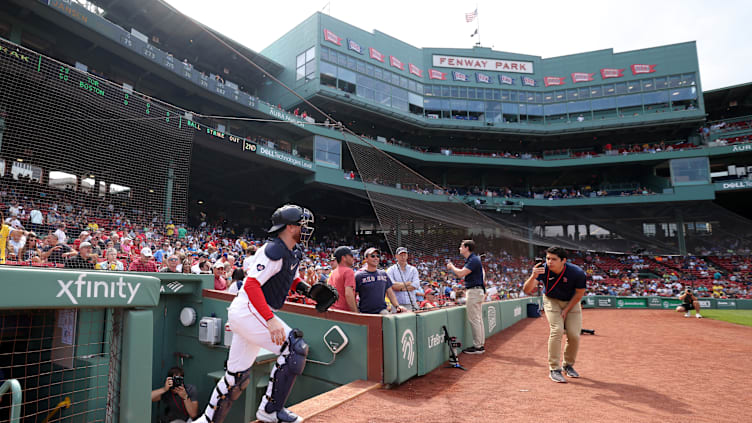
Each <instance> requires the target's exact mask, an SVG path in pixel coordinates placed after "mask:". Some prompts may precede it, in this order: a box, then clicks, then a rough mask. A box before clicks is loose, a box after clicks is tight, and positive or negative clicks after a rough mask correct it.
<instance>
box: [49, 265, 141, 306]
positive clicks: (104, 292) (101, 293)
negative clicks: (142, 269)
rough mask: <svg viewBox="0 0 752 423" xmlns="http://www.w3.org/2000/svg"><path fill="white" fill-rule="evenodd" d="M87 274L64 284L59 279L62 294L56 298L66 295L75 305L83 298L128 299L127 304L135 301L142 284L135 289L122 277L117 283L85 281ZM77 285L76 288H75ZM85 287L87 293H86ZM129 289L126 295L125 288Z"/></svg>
mask: <svg viewBox="0 0 752 423" xmlns="http://www.w3.org/2000/svg"><path fill="white" fill-rule="evenodd" d="M85 277H86V273H79V275H78V279H75V280H69V281H68V282H64V281H62V280H60V279H58V281H57V283H58V284H59V285H60V292H58V293H57V296H56V297H55V298H60V297H62V296H63V295H66V296H67V297H68V299H69V300H70V301H71V303H73V304H78V300H79V299H81V298H116V297H117V298H124V299H125V298H127V299H128V302H127V304H130V303H131V301H133V298H134V297H135V296H136V293H137V292H138V289H139V288H140V287H141V282H138V283H136V285H135V287H134V286H133V284H132V283H130V282H123V278H122V276H121V277H120V279H119V280H118V281H117V282H115V281H109V282H108V281H92V280H85V279H84V278H85ZM73 285H75V286H73ZM84 287H85V288H86V291H85V292H84ZM125 287H128V292H127V293H126V292H125V290H124V288H125Z"/></svg>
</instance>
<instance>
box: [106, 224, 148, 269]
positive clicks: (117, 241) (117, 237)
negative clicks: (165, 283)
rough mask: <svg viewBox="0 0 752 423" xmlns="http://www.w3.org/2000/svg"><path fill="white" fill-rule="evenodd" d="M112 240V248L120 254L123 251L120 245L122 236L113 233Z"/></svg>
mask: <svg viewBox="0 0 752 423" xmlns="http://www.w3.org/2000/svg"><path fill="white" fill-rule="evenodd" d="M110 240H111V241H112V248H114V249H115V250H117V252H118V253H119V252H120V251H122V247H121V245H120V235H118V233H117V232H113V233H112V234H111V235H110ZM150 251H151V250H150ZM155 272H156V270H155Z"/></svg>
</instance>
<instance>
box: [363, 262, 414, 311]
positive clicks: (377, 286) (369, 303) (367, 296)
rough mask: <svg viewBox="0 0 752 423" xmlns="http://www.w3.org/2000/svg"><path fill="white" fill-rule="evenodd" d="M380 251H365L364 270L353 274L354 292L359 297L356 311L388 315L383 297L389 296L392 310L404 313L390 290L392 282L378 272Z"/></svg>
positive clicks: (384, 273) (385, 275)
mask: <svg viewBox="0 0 752 423" xmlns="http://www.w3.org/2000/svg"><path fill="white" fill-rule="evenodd" d="M380 258H381V257H380V251H379V250H378V249H376V248H373V247H372V248H369V249H367V250H366V253H365V259H366V268H365V269H361V270H359V271H357V272H355V292H357V293H358V295H359V296H360V302H359V303H358V311H360V312H361V313H368V314H389V310H387V308H386V301H384V296H385V295H386V296H389V301H390V302H391V303H392V308H393V309H394V310H395V311H396V312H397V313H400V312H403V311H406V309H405V308H404V307H402V306H400V305H399V303H398V302H397V296H396V295H394V291H393V290H392V281H391V279H389V276H387V274H386V272H385V271H383V270H380V269H379V268H378V267H379V260H380Z"/></svg>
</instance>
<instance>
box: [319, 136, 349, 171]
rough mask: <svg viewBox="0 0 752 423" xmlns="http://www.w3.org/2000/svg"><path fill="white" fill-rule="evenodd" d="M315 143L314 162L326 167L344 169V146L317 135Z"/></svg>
mask: <svg viewBox="0 0 752 423" xmlns="http://www.w3.org/2000/svg"><path fill="white" fill-rule="evenodd" d="M313 142H314V150H315V151H314V156H313V158H314V161H315V162H316V164H317V165H322V166H326V167H333V168H341V167H342V144H341V143H340V142H339V141H337V140H333V139H331V138H326V137H322V136H320V135H316V136H315V137H314V138H313Z"/></svg>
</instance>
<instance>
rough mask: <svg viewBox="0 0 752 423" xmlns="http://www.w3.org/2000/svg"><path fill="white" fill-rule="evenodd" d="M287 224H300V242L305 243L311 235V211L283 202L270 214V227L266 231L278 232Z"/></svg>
mask: <svg viewBox="0 0 752 423" xmlns="http://www.w3.org/2000/svg"><path fill="white" fill-rule="evenodd" d="M287 225H298V226H300V227H301V228H300V242H301V243H303V245H307V244H308V240H309V239H311V236H312V235H313V213H311V211H310V210H308V209H306V208H303V207H300V206H296V205H295V204H285V205H284V206H282V207H280V208H278V209H277V210H275V211H274V213H273V214H272V227H271V228H269V231H268V232H269V233H274V232H278V231H279V230H281V229H284V227H285V226H287Z"/></svg>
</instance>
